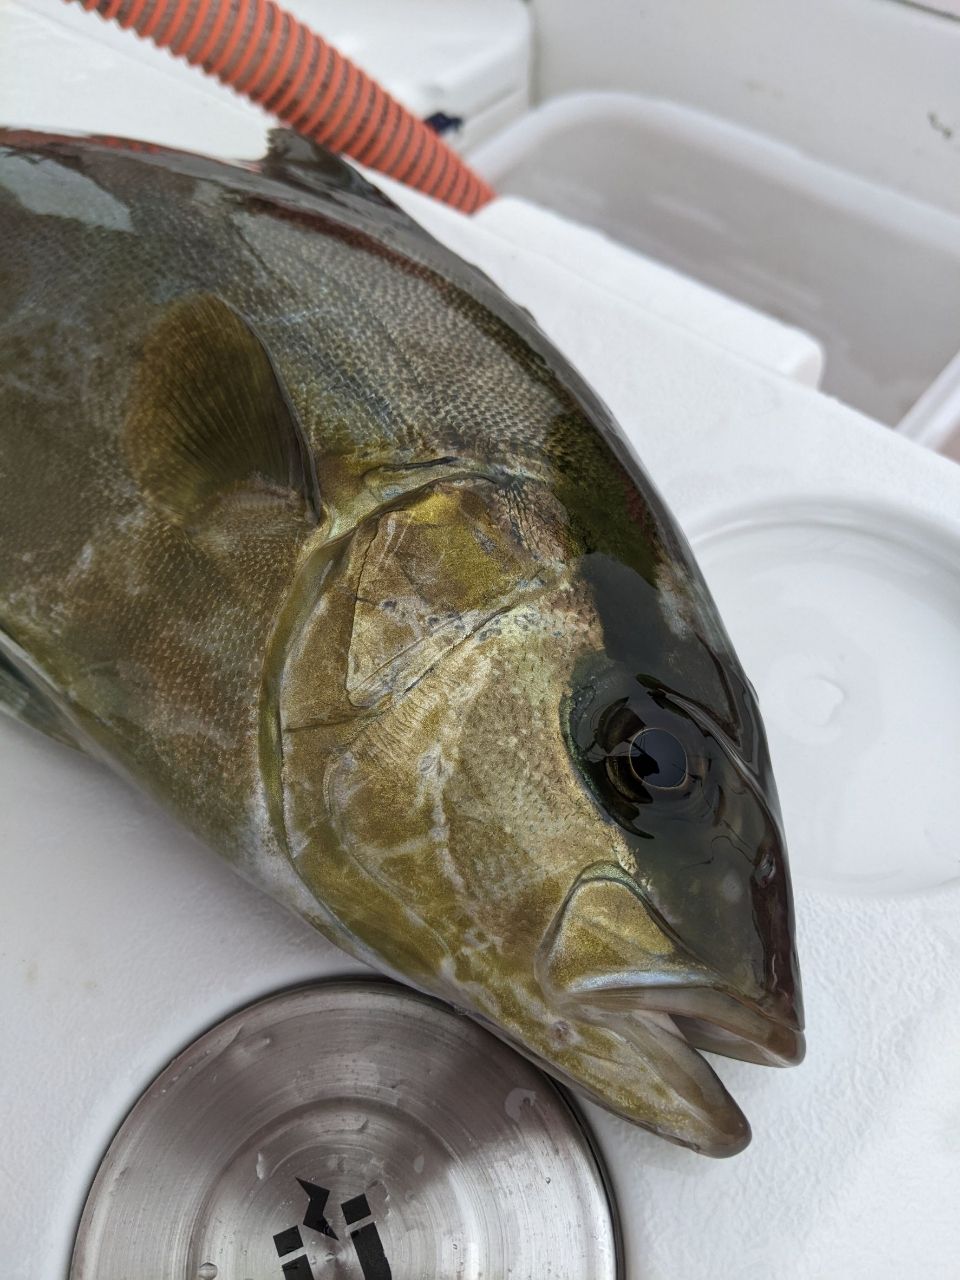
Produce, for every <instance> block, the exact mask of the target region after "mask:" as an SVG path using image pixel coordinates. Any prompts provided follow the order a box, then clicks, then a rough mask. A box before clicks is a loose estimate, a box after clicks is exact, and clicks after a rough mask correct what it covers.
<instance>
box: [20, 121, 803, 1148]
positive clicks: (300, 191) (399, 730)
mask: <svg viewBox="0 0 960 1280" xmlns="http://www.w3.org/2000/svg"><path fill="white" fill-rule="evenodd" d="M638 358H642V353H638ZM0 706H2V707H3V708H4V709H6V710H7V711H9V712H12V713H13V714H15V715H17V716H18V717H19V718H20V719H21V720H23V721H25V722H27V723H29V724H32V725H34V726H35V727H37V728H40V729H42V730H44V731H45V732H47V733H49V734H51V735H52V736H54V737H57V738H59V739H61V740H62V741H64V742H68V743H70V744H72V745H74V746H79V747H81V748H82V749H84V750H86V751H89V752H90V753H92V754H94V755H96V756H99V757H101V758H104V759H105V760H107V761H109V763H110V764H111V765H112V766H113V767H115V768H117V769H119V770H121V771H122V772H123V773H125V774H126V775H128V776H129V777H131V778H132V779H133V780H135V781H136V782H137V783H138V784H139V785H140V786H142V787H143V788H145V789H146V790H147V791H149V792H150V793H151V794H152V795H154V796H155V797H157V798H158V799H159V800H160V801H161V802H162V803H163V804H164V805H165V806H166V807H167V808H168V809H170V810H172V811H173V812H174V813H176V814H177V815H178V816H179V817H180V818H181V819H182V820H183V821H184V822H185V823H186V824H187V825H188V826H190V827H191V828H192V829H193V830H194V831H196V832H198V833H199V834H200V835H201V836H202V837H203V838H204V839H205V840H207V841H208V842H209V843H210V844H212V845H213V846H214V847H215V848H216V849H217V850H218V851H219V852H221V853H222V854H223V855H224V856H225V857H227V858H228V859H229V860H230V861H231V862H232V863H233V864H234V865H235V866H236V867H237V868H238V870H240V871H241V872H242V873H243V874H245V875H247V876H248V877H250V878H252V879H254V880H255V881H256V882H258V883H259V884H261V885H262V886H263V887H264V888H265V889H266V890H267V891H268V892H270V893H271V894H273V895H274V896H275V897H277V898H279V899H280V900H281V901H284V902H285V903H287V904H288V905H290V906H292V907H293V908H294V909H296V910H297V911H299V912H300V914H302V915H303V916H304V917H305V918H306V919H308V920H309V921H310V922H311V923H312V924H314V925H315V926H316V927H317V928H318V929H320V930H321V931H322V932H323V933H324V934H326V935H327V936H328V937H330V938H332V939H333V940H334V941H335V942H337V943H338V944H339V945H341V946H343V947H344V948H346V949H347V950H348V951H350V952H351V953H352V954H354V955H355V956H357V957H359V958H360V959H362V960H364V961H367V962H370V963H372V964H374V965H376V966H377V967H379V968H380V969H382V970H384V971H385V972H387V973H389V974H392V975H394V976H396V977H398V978H401V979H403V980H404V981H407V982H409V983H411V984H413V985H415V986H417V987H418V988H421V989H423V990H425V991H428V992H431V993H433V994H436V995H439V996H441V997H443V998H446V999H447V1000H450V1001H452V1002H453V1003H455V1004H456V1005H458V1006H459V1007H461V1008H463V1009H465V1010H466V1011H468V1012H469V1013H470V1014H472V1015H473V1016H474V1017H476V1018H478V1019H480V1020H481V1021H483V1022H485V1023H486V1024H487V1025H489V1026H491V1027H492V1028H493V1029H494V1030H495V1031H496V1032H497V1033H498V1034H500V1035H501V1036H504V1037H505V1038H507V1039H508V1040H510V1041H511V1042H512V1043H513V1044H515V1045H516V1046H517V1047H518V1048H519V1049H521V1050H522V1051H523V1052H525V1053H526V1054H528V1055H530V1056H531V1057H533V1058H535V1059H536V1060H537V1061H539V1062H540V1063H541V1064H542V1065H543V1066H544V1067H545V1068H546V1069H547V1070H548V1071H550V1072H551V1073H552V1074H554V1075H555V1076H557V1077H558V1078H560V1079H562V1080H565V1081H567V1082H568V1083H572V1084H574V1085H575V1086H577V1087H578V1088H579V1089H581V1090H582V1091H583V1092H585V1093H586V1094H587V1095H588V1096H590V1097H591V1098H593V1099H594V1100H596V1101H598V1102H599V1103H601V1104H602V1105H604V1106H606V1107H607V1108H609V1109H610V1110H613V1111H615V1112H617V1113H618V1114H620V1115H623V1116H625V1117H626V1118H628V1119H630V1120H632V1121H634V1122H636V1123H638V1124H640V1125H643V1126H645V1127H647V1128H648V1129H651V1130H652V1131H654V1132H657V1133H660V1134H662V1135H663V1136H665V1137H667V1138H670V1139H672V1140H674V1141H677V1142H681V1143H684V1144H686V1145H688V1146H691V1147H694V1148H696V1149H698V1150H701V1151H704V1152H706V1153H709V1154H713V1155H724V1154H730V1153H732V1152H734V1151H737V1150H739V1149H740V1148H741V1147H742V1146H744V1145H745V1143H746V1141H747V1140H748V1138H749V1128H748V1126H747V1123H746V1120H745V1118H744V1117H743V1115H742V1113H741V1112H740V1110H739V1108H738V1107H737V1106H736V1104H735V1103H734V1102H733V1100H732V1099H731V1098H730V1097H729V1095H728V1094H727V1093H726V1091H725V1090H724V1088H723V1086H722V1085H721V1084H720V1082H719V1080H718V1079H717V1077H716V1075H715V1074H714V1072H713V1071H712V1069H711V1068H710V1067H709V1066H708V1065H707V1063H706V1061H705V1060H704V1059H703V1058H702V1057H701V1056H700V1054H699V1053H698V1052H697V1048H706V1049H709V1050H716V1051H718V1052H723V1053H727V1054H730V1055H731V1056H735V1057H744V1058H747V1059H749V1060H752V1061H757V1062H768V1063H775V1064H783V1063H789V1062H794V1061H798V1060H799V1058H800V1057H801V1056H802V1051H803V1037H802V1035H801V1026H802V1015H801V1011H800V993H799V977H798V969H797V962H796V955H795V950H794V944H793V916H792V905H791V893H790V883H789V874H788V869H787V862H786V854H785V851H784V844H783V835H782V828H781V821H780V815H779V808H778V804H777V798H776V790H775V786H774V783H773V778H772V774H771V770H770V762H769V757H768V753H767V748H766V743H765V739H764V733H763V727H762V723H761V720H760V717H759V713H758V710H757V706H756V702H755V698H754V695H753V692H752V690H751V688H750V685H749V683H748V682H747V680H746V677H745V676H744V674H743V672H742V670H741V667H740V665H739V663H738V661H737V659H736V656H735V654H734V652H733V649H732V647H731V645H730V642H729V639H728V638H727V636H726V633H725V631H724V629H723V626H722V624H721V622H720V620H719V618H718V616H717V613H716V609H715V607H714V605H713V602H712V601H711V599H710V596H709V593H708V591H707V588H706V586H705V584H704V582H703V580H702V578H701V576H700V573H699V571H698V569H697V567H696V565H695V563H694V561H693V558H692V555H691V553H690V551H689V548H688V547H687V545H686V543H685V541H684V539H683V537H682V535H681V534H680V532H679V530H678V529H677V527H676V525H675V523H674V521H673V520H672V518H671V516H670V514H669V512H668V511H667V510H666V509H665V507H664V505H663V503H662V502H661V500H660V499H659V498H658V496H657V494H656V492H655V490H654V488H653V487H652V485H651V484H650V482H649V480H648V479H647V477H646V476H645V475H644V473H643V471H642V470H641V468H640V467H639V465H638V464H637V462H636V461H635V460H634V459H633V458H632V456H631V455H630V454H629V452H628V451H627V450H626V449H625V447H624V446H623V444H622V443H621V441H620V439H619V437H618V435H617V433H616V430H615V428H614V426H613V424H612V423H611V421H610V417H609V414H608V413H607V411H606V410H605V409H604V407H603V406H602V404H600V402H599V401H598V400H597V399H596V397H595V396H594V395H593V394H592V393H591V392H590V390H589V389H588V388H587V387H586V386H585V385H584V383H583V382H582V380H581V379H580V378H579V377H578V376H577V375H576V374H575V373H574V371H573V370H572V369H571V368H570V367H569V366H568V365H567V363H566V362H565V361H564V360H563V359H562V357H560V356H559V354H558V353H557V352H556V351H555V350H554V349H553V348H552V347H551V345H550V343H549V342H548V341H547V340H546V338H545V337H544V336H543V335H542V334H541V333H540V331H539V330H538V329H537V327H536V325H535V324H534V322H533V321H532V320H531V318H530V317H529V316H528V315H527V314H526V313H525V312H523V311H522V310H520V309H519V308H517V307H516V306H515V305H513V304H512V303H511V302H510V301H509V300H508V299H507V298H506V297H504V295H503V294H502V293H501V292H500V291H499V290H498V289H497V288H496V287H495V286H494V285H493V284H492V283H491V282H490V281H489V280H488V279H487V278H486V277H484V276H483V275H482V274H481V273H480V272H478V271H477V270H476V269H474V268H473V267H471V266H469V265H468V264H466V263H464V262H463V261H461V260H460V259H458V258H457V257H456V256H455V255H453V254H451V253H449V252H448V251H447V250H445V249H444V248H443V247H442V246H440V245H439V244H438V243H437V242H436V241H434V240H433V239H432V238H431V237H430V236H429V235H428V234H427V233H426V232H425V231H423V230H422V229H421V228H420V227H418V226H417V225H416V224H415V223H414V222H413V221H412V220H411V219H409V218H408V217H407V216H406V215H405V214H403V213H402V212H401V211H400V210H398V209H397V208H396V207H395V206H394V205H392V204H391V203H390V202H389V201H388V200H387V199H386V198H385V197H383V196H382V195H381V194H380V193H379V192H377V191H375V190H374V189H373V188H372V187H370V186H369V185H368V184H367V183H366V182H365V181H364V180H363V179H361V178H360V177H359V176H358V175H357V174H356V173H355V172H354V171H352V170H351V169H350V168H349V167H348V166H346V165H345V164H343V163H342V162H340V161H339V160H337V159H336V158H334V157H332V156H329V155H326V154H325V153H323V152H321V151H319V150H316V149H314V148H311V147H308V146H306V145H305V144H303V143H300V142H298V141H296V140H294V139H292V138H291V137H290V136H289V135H282V134H278V135H274V138H273V143H272V146H271V151H270V153H269V155H268V156H267V157H266V159H265V160H264V161H263V162H261V163H260V164H257V165H246V166H238V165H229V164H226V163H222V162H218V161H213V160H208V159H203V158H199V157H196V156H191V155H186V154H182V153H176V152H170V151H165V150H161V149H157V148H152V147H137V146H135V145H132V144H117V143H116V142H112V141H107V140H96V139H69V138H54V137H49V136H44V135H37V134H32V135H31V134H23V133H17V134H14V133H7V134H3V133H0Z"/></svg>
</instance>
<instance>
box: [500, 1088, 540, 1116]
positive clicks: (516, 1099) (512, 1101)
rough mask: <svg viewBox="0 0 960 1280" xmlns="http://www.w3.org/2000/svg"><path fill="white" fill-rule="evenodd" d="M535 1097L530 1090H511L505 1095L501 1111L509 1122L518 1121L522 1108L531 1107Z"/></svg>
mask: <svg viewBox="0 0 960 1280" xmlns="http://www.w3.org/2000/svg"><path fill="white" fill-rule="evenodd" d="M536 1100H537V1095H536V1093H535V1092H534V1091H533V1090H532V1089H511V1090H510V1092H509V1093H508V1094H507V1097H506V1101H505V1102H504V1104H503V1109H504V1111H505V1112H506V1113H507V1115H508V1116H509V1117H510V1119H511V1120H515V1121H518V1122H519V1120H520V1116H521V1113H522V1111H523V1108H524V1107H532V1106H533V1105H534V1103H535V1102H536Z"/></svg>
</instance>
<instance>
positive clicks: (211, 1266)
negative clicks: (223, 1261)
mask: <svg viewBox="0 0 960 1280" xmlns="http://www.w3.org/2000/svg"><path fill="white" fill-rule="evenodd" d="M219 1271H220V1268H219V1267H218V1266H217V1264H216V1263H215V1262H204V1263H203V1264H202V1265H201V1267H200V1270H199V1271H198V1272H197V1277H198V1280H217V1275H218V1273H219Z"/></svg>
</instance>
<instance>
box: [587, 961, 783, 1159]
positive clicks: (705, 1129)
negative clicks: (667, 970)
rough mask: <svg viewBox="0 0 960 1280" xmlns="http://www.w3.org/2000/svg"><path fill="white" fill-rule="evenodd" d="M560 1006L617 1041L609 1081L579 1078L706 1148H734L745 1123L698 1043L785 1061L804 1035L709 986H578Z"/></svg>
mask: <svg viewBox="0 0 960 1280" xmlns="http://www.w3.org/2000/svg"><path fill="white" fill-rule="evenodd" d="M564 1003H565V1008H564V1014H565V1015H567V1014H569V1015H570V1016H572V1017H573V1018H574V1019H576V1020H582V1021H583V1022H586V1023H589V1024H590V1025H592V1026H594V1027H598V1026H599V1027H604V1028H606V1029H608V1030H609V1031H611V1032H613V1033H614V1034H615V1036H616V1038H617V1040H618V1041H619V1045H620V1048H618V1049H617V1050H616V1051H615V1061H613V1062H611V1064H610V1065H611V1067H612V1068H613V1070H611V1072H610V1077H611V1078H610V1084H609V1087H606V1088H603V1089H602V1090H600V1089H597V1088H596V1086H595V1085H594V1084H592V1082H590V1081H588V1080H585V1079H583V1078H582V1077H581V1079H580V1081H578V1083H579V1084H580V1087H581V1088H583V1087H586V1088H587V1090H588V1092H589V1093H590V1094H591V1096H592V1098H593V1099H594V1100H595V1101H596V1102H598V1103H599V1104H600V1105H601V1106H602V1107H604V1108H605V1109H606V1110H608V1111H612V1112H614V1113H615V1114H617V1115H620V1116H622V1117H623V1118H625V1119H627V1120H630V1121H632V1122H633V1123H636V1124H639V1125H641V1126H642V1127H643V1128H646V1129H649V1130H651V1131H652V1132H654V1133H656V1134H658V1135H659V1136H661V1137H663V1138H666V1139H668V1140H669V1141H672V1142H675V1143H678V1144H679V1145H682V1146H686V1147H690V1148H692V1149H694V1150H696V1151H698V1152H700V1153H702V1154H704V1155H709V1156H714V1157H725V1156H731V1155H736V1154H737V1153H738V1152H740V1151H742V1150H743V1149H744V1148H745V1147H746V1146H747V1145H748V1143H749V1142H750V1126H749V1123H748V1121H747V1119H746V1117H745V1116H744V1114H743V1112H742V1111H741V1110H740V1107H739V1106H738V1105H737V1103H736V1102H735V1101H734V1099H733V1098H732V1097H731V1096H730V1094H729V1093H728V1092H727V1090H726V1088H725V1087H724V1085H723V1083H722V1082H721V1080H720V1079H719V1077H718V1076H717V1074H716V1072H715V1071H714V1069H713V1067H712V1065H711V1064H710V1063H709V1062H708V1061H707V1059H706V1058H705V1057H704V1056H703V1053H702V1051H704V1050H705V1051H707V1052H709V1053H711V1054H713V1053H717V1054H721V1055H723V1056H726V1057H732V1058H738V1059H742V1060H745V1061H749V1062H754V1063H757V1064H763V1065H769V1066H785V1065H789V1064H791V1063H794V1062H799V1061H800V1059H801V1058H802V1056H803V1035H802V1033H801V1031H800V1029H799V1028H798V1027H795V1026H792V1025H789V1024H788V1023H787V1022H785V1021H783V1020H778V1019H776V1018H773V1017H771V1016H770V1015H768V1014H766V1013H764V1012H762V1011H760V1010H759V1009H757V1008H756V1007H755V1006H753V1005H751V1004H749V1003H748V1002H745V1001H739V1000H737V999H735V998H734V997H730V996H726V995H725V994H724V993H722V992H717V991H712V990H710V989H709V988H687V989H683V988H681V989H671V988H669V987H663V988H658V987H656V986H654V987H648V988H639V987H637V988H632V989H629V988H628V989H620V990H614V991H602V992H598V991H591V992H581V993H580V998H579V999H577V1000H576V1002H575V1003H576V1006H577V1008H576V1012H574V1008H573V1005H572V1003H570V1002H569V993H568V1001H565V1002H564Z"/></svg>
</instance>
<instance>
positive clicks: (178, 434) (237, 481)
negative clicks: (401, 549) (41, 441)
mask: <svg viewBox="0 0 960 1280" xmlns="http://www.w3.org/2000/svg"><path fill="white" fill-rule="evenodd" d="M124 444H125V449H126V455H127V460H128V462H129V464H130V468H131V471H132V472H133V475H134V477H135V478H136V480H137V481H138V483H139V484H140V486H141V488H142V490H143V492H144V495H145V496H146V498H147V499H148V501H149V502H150V503H151V505H152V506H154V507H155V508H157V509H158V510H160V511H161V512H162V513H163V514H164V515H165V516H166V517H167V518H168V519H169V520H170V521H171V522H172V523H174V524H179V525H183V526H187V527H189V526H193V525H196V524H197V523H198V522H200V521H201V520H202V519H203V517H204V515H205V514H206V513H207V512H208V511H209V510H210V509H211V508H212V507H213V506H214V505H215V504H216V503H217V502H218V501H220V500H221V499H223V498H224V497H227V496H229V495H230V494H232V493H236V492H238V491H242V490H247V491H251V492H253V493H257V492H259V494H261V495H262V496H264V497H267V496H272V497H274V498H276V499H278V500H281V501H284V500H285V501H288V502H295V503H299V504H301V505H302V507H303V513H304V518H305V519H308V520H311V521H316V520H317V519H318V518H319V514H320V497H319V492H318V486H317V480H316V475H315V473H314V469H313V462H312V458H311V455H310V451H309V449H308V447H307V444H306V441H305V440H304V438H303V435H302V434H301V430H300V426H299V423H298V422H297V419H296V415H295V413H294V410H293V408H292V406H291V405H290V402H289V400H288V399H287V396H286V393H285V391H284V389H283V387H282V385H281V383H280V379H279V378H278V376H277V373H276V371H275V369H274V367H273V364H272V362H271V359H270V356H269V355H268V354H267V351H266V349H265V347H264V345H263V343H262V342H261V340H260V338H259V337H258V336H257V334H256V332H255V331H254V329H253V328H252V327H251V325H250V324H249V322H248V321H247V320H245V319H244V318H243V317H242V316H240V315H239V314H238V313H237V312H236V311H234V310H233V308H232V307H230V306H228V304H227V303H226V302H224V301H223V300H222V299H220V298H218V297H215V296H214V295H212V294H200V295H196V296H193V297H189V298H183V299H181V300H179V301H177V302H175V303H173V304H172V305H171V306H170V307H169V308H168V310H167V311H166V313H165V314H164V315H163V317H162V319H161V320H160V321H159V323H158V324H157V325H156V326H155V327H154V329H153V331H152V332H151V333H150V335H149V336H148V338H147V340H146V343H145V344H144V349H143V357H142V360H141V363H140V366H139V369H138V371H137V375H136V378H135V383H134V388H133V396H132V401H131V406H130V412H129V415H128V418H127V423H126V431H125V437H124Z"/></svg>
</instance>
